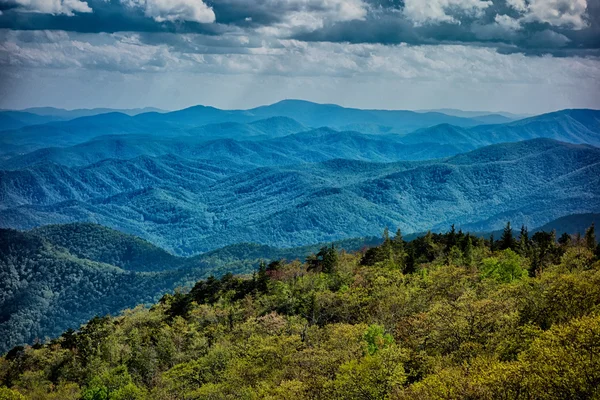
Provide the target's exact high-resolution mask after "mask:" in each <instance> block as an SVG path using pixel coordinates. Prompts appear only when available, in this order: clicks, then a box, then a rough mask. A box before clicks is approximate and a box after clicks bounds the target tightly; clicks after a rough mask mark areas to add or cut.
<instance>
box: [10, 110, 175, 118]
mask: <svg viewBox="0 0 600 400" xmlns="http://www.w3.org/2000/svg"><path fill="white" fill-rule="evenodd" d="M21 111H25V112H29V113H32V114H37V115H44V116H49V117H57V118H60V119H63V120H69V119H75V118H80V117H89V116H92V115H99V114H108V113H113V112H118V113H122V114H127V115H131V116H133V115H138V114H142V113H148V112H158V113H164V112H167V111H165V110H161V109H159V108H155V107H144V108H125V109H119V108H78V109H74V110H65V109H64V108H55V107H31V108H26V109H24V110H21Z"/></svg>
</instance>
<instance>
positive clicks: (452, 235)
mask: <svg viewBox="0 0 600 400" xmlns="http://www.w3.org/2000/svg"><path fill="white" fill-rule="evenodd" d="M447 237H448V240H447V244H446V250H447V251H448V250H450V249H451V248H452V247H454V246H456V229H455V228H454V224H452V226H451V227H450V232H448V236H447Z"/></svg>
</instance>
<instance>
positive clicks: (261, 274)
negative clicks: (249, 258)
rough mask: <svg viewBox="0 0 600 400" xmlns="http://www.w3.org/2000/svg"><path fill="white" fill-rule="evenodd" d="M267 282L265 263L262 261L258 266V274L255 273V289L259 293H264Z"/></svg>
mask: <svg viewBox="0 0 600 400" xmlns="http://www.w3.org/2000/svg"><path fill="white" fill-rule="evenodd" d="M268 283H269V274H268V273H267V264H266V263H265V262H264V261H261V262H260V265H259V266H258V274H257V275H256V289H257V290H258V291H259V292H261V293H266V292H267V289H268Z"/></svg>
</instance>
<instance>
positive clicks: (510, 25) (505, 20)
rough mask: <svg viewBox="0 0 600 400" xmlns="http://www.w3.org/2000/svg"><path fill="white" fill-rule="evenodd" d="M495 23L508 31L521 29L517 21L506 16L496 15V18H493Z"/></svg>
mask: <svg viewBox="0 0 600 400" xmlns="http://www.w3.org/2000/svg"><path fill="white" fill-rule="evenodd" d="M494 21H495V23H496V24H497V25H498V26H499V27H501V28H504V29H506V30H508V31H518V30H519V29H521V23H520V22H519V20H518V19H515V18H512V17H510V16H508V15H499V14H496V18H494Z"/></svg>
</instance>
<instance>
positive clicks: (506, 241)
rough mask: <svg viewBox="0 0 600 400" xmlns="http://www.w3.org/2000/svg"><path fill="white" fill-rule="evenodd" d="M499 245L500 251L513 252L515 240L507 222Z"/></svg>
mask: <svg viewBox="0 0 600 400" xmlns="http://www.w3.org/2000/svg"><path fill="white" fill-rule="evenodd" d="M499 245H500V246H499V247H500V250H506V249H511V250H514V248H515V238H514V236H513V231H512V228H511V227H510V221H509V222H507V223H506V226H505V227H504V231H503V232H502V237H501V238H500V243H499Z"/></svg>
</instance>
